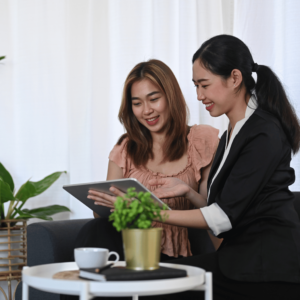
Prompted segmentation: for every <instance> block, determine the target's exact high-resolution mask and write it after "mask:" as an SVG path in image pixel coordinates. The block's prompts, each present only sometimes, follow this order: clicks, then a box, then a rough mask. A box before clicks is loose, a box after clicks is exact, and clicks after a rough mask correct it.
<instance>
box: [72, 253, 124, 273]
mask: <svg viewBox="0 0 300 300" xmlns="http://www.w3.org/2000/svg"><path fill="white" fill-rule="evenodd" d="M112 254H114V255H115V256H116V260H115V261H114V262H117V261H119V259H120V257H119V254H118V253H117V252H114V251H111V252H109V250H108V249H105V248H75V249H74V257H75V261H76V263H77V266H78V267H79V269H89V268H101V267H104V266H105V265H106V264H107V261H108V258H109V257H110V256H111V255H112Z"/></svg>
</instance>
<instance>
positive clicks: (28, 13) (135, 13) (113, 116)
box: [0, 0, 233, 219]
mask: <svg viewBox="0 0 300 300" xmlns="http://www.w3.org/2000/svg"><path fill="white" fill-rule="evenodd" d="M232 3H233V1H231V0H226V1H224V0H143V1H140V0H101V1H100V0H64V1H63V0H0V56H2V55H6V56H7V58H6V59H5V60H3V61H1V64H0V101H1V109H0V128H1V146H0V161H1V162H2V163H3V164H4V165H5V167H6V168H7V169H8V170H9V171H10V172H11V173H12V175H13V178H14V180H15V184H16V187H17V188H18V187H19V186H20V185H21V184H22V183H24V182H25V181H26V180H28V179H29V178H31V180H33V181H36V180H39V179H41V178H43V177H44V176H46V175H48V174H50V173H52V172H54V171H58V170H61V171H63V170H66V171H67V172H68V173H67V174H66V175H63V176H62V177H61V178H60V179H59V180H58V181H57V182H56V183H55V184H54V185H53V186H52V187H51V188H50V189H49V190H48V191H46V192H45V193H44V194H42V195H40V196H38V197H36V198H32V199H30V200H29V201H28V203H27V205H26V206H27V207H28V208H33V207H37V206H43V205H50V204H62V205H66V206H68V207H70V209H71V210H72V213H71V214H69V213H63V214H59V215H57V216H55V219H67V218H75V219H76V218H85V217H88V218H89V217H92V214H91V211H90V210H89V209H88V208H86V207H85V206H84V205H82V204H81V203H80V202H79V201H77V200H75V199H74V198H72V197H69V196H68V194H67V193H66V192H65V191H64V190H63V189H62V185H64V184H68V183H81V182H92V181H101V180H105V178H106V172H107V164H108V158H107V157H108V154H109V152H110V150H111V149H112V147H113V145H114V144H115V143H116V141H117V139H118V137H119V136H120V135H121V134H122V133H123V132H124V131H123V128H122V126H121V125H120V124H119V122H118V119H117V115H118V109H119V105H120V101H121V93H122V88H123V84H124V81H125V78H126V76H127V74H128V73H129V71H130V70H131V69H132V68H133V66H134V65H135V64H137V63H139V62H141V61H145V60H148V59H150V58H156V59H160V60H162V61H164V62H165V63H166V64H168V65H169V66H170V67H171V69H172V70H173V71H174V73H175V75H176V77H177V78H178V80H179V83H180V85H181V88H182V90H183V93H184V95H185V98H186V101H187V103H188V106H189V108H190V112H191V117H190V124H196V123H197V124H199V123H205V124H211V125H212V126H215V127H217V128H219V129H220V130H221V132H223V131H224V129H225V127H226V123H227V121H226V118H225V117H221V118H217V119H212V118H210V116H209V114H208V112H207V111H205V109H204V107H203V105H201V104H200V103H199V102H198V101H197V99H196V93H195V89H194V87H193V84H192V80H191V79H192V63H191V59H192V55H193V53H194V52H195V51H196V50H197V49H198V48H199V46H200V45H201V43H202V42H204V41H205V40H206V39H208V38H210V37H212V36H214V35H217V34H221V33H232V24H233V22H232V20H233V18H232V15H233V5H232Z"/></svg>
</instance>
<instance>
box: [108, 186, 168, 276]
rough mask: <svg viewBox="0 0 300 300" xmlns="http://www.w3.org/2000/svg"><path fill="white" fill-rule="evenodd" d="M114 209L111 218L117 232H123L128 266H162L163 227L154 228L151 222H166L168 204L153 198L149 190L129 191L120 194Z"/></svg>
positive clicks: (156, 267) (147, 268) (132, 267)
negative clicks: (160, 262) (160, 260)
mask: <svg viewBox="0 0 300 300" xmlns="http://www.w3.org/2000/svg"><path fill="white" fill-rule="evenodd" d="M114 206H115V209H114V211H113V212H112V214H111V215H110V217H109V220H110V221H113V226H114V227H115V228H116V229H117V231H122V237H123V244H124V253H125V260H126V267H127V268H128V269H133V270H155V269H158V268H159V265H158V262H159V258H160V245H161V234H162V228H151V224H152V221H154V220H158V221H161V222H164V221H165V220H166V218H167V215H166V213H164V214H163V215H162V214H161V211H162V210H166V208H167V206H166V205H164V206H163V207H161V206H160V205H159V204H158V203H157V202H154V201H153V200H152V199H151V194H150V193H148V192H147V193H143V192H139V193H137V192H136V191H135V189H134V188H130V189H128V190H127V194H125V195H124V196H123V197H117V199H116V202H115V204H114Z"/></svg>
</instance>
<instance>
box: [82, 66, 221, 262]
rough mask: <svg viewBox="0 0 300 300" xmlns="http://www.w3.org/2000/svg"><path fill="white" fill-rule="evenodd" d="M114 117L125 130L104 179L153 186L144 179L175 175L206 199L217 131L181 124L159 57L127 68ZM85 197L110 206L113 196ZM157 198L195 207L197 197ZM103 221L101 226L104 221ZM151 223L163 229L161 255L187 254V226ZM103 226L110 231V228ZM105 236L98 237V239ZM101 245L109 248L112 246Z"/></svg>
mask: <svg viewBox="0 0 300 300" xmlns="http://www.w3.org/2000/svg"><path fill="white" fill-rule="evenodd" d="M119 120H120V122H121V123H122V124H123V125H124V127H125V129H126V134H124V135H123V136H121V137H120V139H119V141H118V142H117V144H116V145H115V146H114V148H113V149H112V151H111V153H110V155H109V165H108V173H107V180H112V179H120V178H136V179H137V180H139V181H140V182H141V183H142V184H143V185H145V186H146V187H147V188H148V189H149V190H151V191H154V190H155V189H156V188H157V187H156V186H150V185H149V183H148V182H149V180H151V179H159V178H166V177H176V178H178V179H180V180H182V181H184V182H185V183H186V184H188V185H189V186H190V187H192V189H193V190H195V191H196V192H199V193H200V194H201V195H202V197H203V198H204V199H206V198H207V188H206V185H207V178H208V174H209V170H210V166H211V162H212V160H213V157H214V153H215V151H216V149H217V146H218V142H219V139H218V130H217V129H215V128H213V127H211V126H208V125H194V126H192V127H190V126H188V125H187V123H188V108H187V105H186V103H185V100H184V97H183V94H182V92H181V89H180V87H179V84H178V82H177V80H176V78H175V76H174V74H173V72H172V71H171V69H170V68H169V67H168V66H167V65H165V64H164V63H163V62H161V61H159V60H149V61H148V62H142V63H139V64H138V65H136V66H135V67H134V68H133V69H132V71H131V72H130V73H129V75H128V77H127V79H126V81H125V86H124V90H123V97H122V103H121V107H120V111H119ZM88 198H90V199H92V200H94V201H95V204H96V205H105V206H108V207H111V208H113V207H114V206H113V204H114V202H115V200H116V198H115V197H113V196H109V195H107V194H103V193H100V192H97V191H92V190H91V191H90V193H89V196H88ZM162 200H163V201H164V202H165V203H167V204H168V206H169V207H170V208H172V209H173V210H189V209H193V208H198V207H200V204H199V203H198V202H197V201H195V202H191V201H190V200H188V199H187V198H185V197H176V198H169V199H162ZM95 217H96V218H97V217H98V216H97V215H95ZM99 222H100V223H101V224H102V225H101V226H102V228H103V224H104V223H105V222H106V223H108V222H107V220H103V219H98V220H94V226H98V228H99V226H100V225H99V224H98V225H95V224H96V223H99ZM105 226H106V231H107V230H108V229H107V226H109V225H108V224H106V225H105ZM110 226H111V225H110ZM153 227H163V229H164V230H163V236H162V244H161V253H162V254H163V255H162V259H163V260H166V259H167V258H169V257H179V256H181V257H187V256H191V255H192V252H191V246H190V242H189V239H188V230H187V228H185V227H178V226H174V225H167V224H162V223H156V222H154V223H153ZM91 230H93V229H90V230H86V232H90V231H91ZM103 230H104V229H103ZM109 231H110V234H112V232H113V230H111V229H110V230H109ZM98 233H99V230H98ZM101 234H102V235H103V233H101ZM113 234H114V236H115V237H111V239H120V235H118V238H116V236H117V234H116V233H113ZM98 236H99V235H98ZM91 238H94V237H91ZM105 239H106V238H102V241H103V240H105ZM120 241H121V239H120ZM101 243H102V242H101ZM114 243H116V241H114ZM88 244H89V245H91V244H90V243H88ZM105 245H106V247H108V248H109V249H110V250H112V248H113V247H114V245H110V244H105ZM97 246H102V247H103V246H104V245H103V244H101V245H97ZM116 250H118V249H116Z"/></svg>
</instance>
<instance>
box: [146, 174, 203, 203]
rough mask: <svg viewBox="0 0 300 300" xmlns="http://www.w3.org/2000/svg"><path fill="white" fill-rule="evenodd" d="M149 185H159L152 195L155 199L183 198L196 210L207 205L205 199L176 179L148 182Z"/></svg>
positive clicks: (169, 178)
mask: <svg viewBox="0 0 300 300" xmlns="http://www.w3.org/2000/svg"><path fill="white" fill-rule="evenodd" d="M149 184H150V185H152V186H153V185H161V187H159V188H157V189H156V190H155V191H154V192H153V193H154V194H155V195H156V197H158V198H161V199H164V198H174V197H185V198H187V199H188V200H190V201H191V202H192V203H193V205H194V206H195V207H197V208H199V207H204V206H206V205H207V201H206V198H205V197H203V196H202V195H200V194H198V193H197V192H196V191H194V190H193V189H192V188H191V187H190V186H189V185H187V184H186V183H185V182H183V181H181V180H180V179H178V178H174V177H168V178H160V179H151V180H149Z"/></svg>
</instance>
